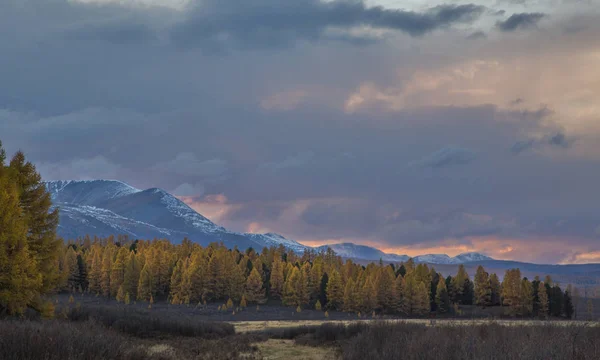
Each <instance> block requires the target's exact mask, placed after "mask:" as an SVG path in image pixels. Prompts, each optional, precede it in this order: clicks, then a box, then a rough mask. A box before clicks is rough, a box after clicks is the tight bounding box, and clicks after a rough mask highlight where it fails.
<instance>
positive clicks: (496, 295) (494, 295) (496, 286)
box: [490, 274, 502, 306]
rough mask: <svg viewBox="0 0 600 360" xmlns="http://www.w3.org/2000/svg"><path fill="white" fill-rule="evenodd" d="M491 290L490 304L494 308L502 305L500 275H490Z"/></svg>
mask: <svg viewBox="0 0 600 360" xmlns="http://www.w3.org/2000/svg"><path fill="white" fill-rule="evenodd" d="M490 289H491V297H490V302H491V304H492V306H497V305H500V303H501V302H500V295H501V290H502V288H501V285H500V279H498V275H496V274H492V275H490Z"/></svg>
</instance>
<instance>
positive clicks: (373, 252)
mask: <svg viewBox="0 0 600 360" xmlns="http://www.w3.org/2000/svg"><path fill="white" fill-rule="evenodd" d="M327 248H331V250H333V251H335V253H336V254H337V255H339V256H341V257H345V258H351V259H363V260H379V259H381V260H383V261H390V262H403V261H406V260H408V259H409V257H408V256H406V255H396V254H386V253H384V252H383V251H381V250H379V249H375V248H373V247H370V246H365V245H356V244H353V243H341V244H332V245H323V246H319V247H318V248H317V251H320V250H323V251H326V250H327Z"/></svg>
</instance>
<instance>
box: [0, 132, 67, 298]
mask: <svg viewBox="0 0 600 360" xmlns="http://www.w3.org/2000/svg"><path fill="white" fill-rule="evenodd" d="M0 147H1V144H0ZM8 172H9V176H10V178H11V181H12V182H13V184H15V185H16V186H17V190H18V194H19V206H20V208H21V210H22V216H23V219H24V220H25V224H26V227H27V243H28V251H29V254H30V256H31V257H32V258H33V261H34V264H35V266H36V267H37V272H38V273H39V274H40V275H41V277H42V284H41V287H40V288H39V292H40V293H41V294H45V293H48V292H50V291H52V290H54V289H55V288H56V286H57V285H58V283H59V281H60V273H59V271H58V270H59V269H58V267H57V266H56V263H57V261H58V256H59V252H60V246H61V240H60V239H59V238H57V236H56V229H57V227H58V209H53V210H52V211H51V207H52V200H51V197H50V193H49V192H48V191H47V189H46V185H45V184H44V182H43V181H42V177H41V176H40V174H39V173H38V172H37V171H36V169H35V166H34V165H33V164H32V163H30V162H29V161H26V160H25V155H24V154H23V153H22V152H20V151H19V152H17V153H16V154H15V156H14V157H13V158H12V160H11V161H10V165H9V169H8Z"/></svg>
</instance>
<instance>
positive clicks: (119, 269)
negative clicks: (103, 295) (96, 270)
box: [110, 247, 129, 298]
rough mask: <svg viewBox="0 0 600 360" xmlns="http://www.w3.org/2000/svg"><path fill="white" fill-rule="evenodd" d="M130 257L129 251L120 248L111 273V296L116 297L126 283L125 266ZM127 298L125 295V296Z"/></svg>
mask: <svg viewBox="0 0 600 360" xmlns="http://www.w3.org/2000/svg"><path fill="white" fill-rule="evenodd" d="M128 257H129V249H126V248H124V247H121V248H119V250H118V251H117V256H116V257H115V261H114V263H113V264H112V268H111V272H110V296H113V297H114V296H116V295H117V292H118V291H119V288H120V287H121V285H123V282H124V281H125V266H126V263H127V260H128ZM123 298H125V294H123Z"/></svg>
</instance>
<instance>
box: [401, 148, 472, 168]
mask: <svg viewBox="0 0 600 360" xmlns="http://www.w3.org/2000/svg"><path fill="white" fill-rule="evenodd" d="M475 157H476V156H475V153H474V152H473V151H472V150H469V149H464V148H460V147H454V146H449V147H445V148H442V149H440V150H438V151H436V152H434V153H433V154H430V155H428V156H426V157H424V158H422V159H420V160H417V161H413V162H411V163H410V164H409V165H410V166H415V167H430V168H436V169H437V168H443V167H447V166H454V165H466V164H469V163H471V162H472V161H473V160H475Z"/></svg>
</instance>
